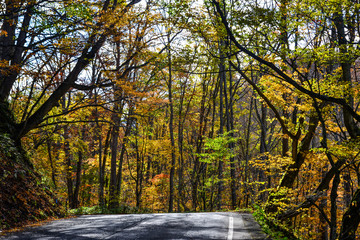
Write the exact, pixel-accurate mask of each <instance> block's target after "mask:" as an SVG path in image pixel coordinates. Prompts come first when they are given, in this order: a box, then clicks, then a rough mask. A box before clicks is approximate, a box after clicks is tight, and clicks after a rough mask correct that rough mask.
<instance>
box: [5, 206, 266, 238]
mask: <svg viewBox="0 0 360 240" xmlns="http://www.w3.org/2000/svg"><path fill="white" fill-rule="evenodd" d="M0 239H9V240H11V239H41V240H50V239H51V240H53V239H61V240H63V239H71V240H95V239H119V240H120V239H121V240H128V239H141V240H143V239H144V240H147V239H149V240H150V239H196V240H198V239H228V240H235V239H242V240H250V239H257V240H260V239H266V236H265V235H264V234H263V233H262V232H261V230H260V227H259V225H258V224H257V223H256V222H255V221H254V219H253V217H252V215H251V214H239V213H234V212H215V213H163V214H131V215H88V216H80V217H77V218H72V219H63V220H58V221H53V222H50V223H48V224H46V225H43V226H40V227H32V228H28V229H26V230H25V231H22V232H16V233H12V234H10V235H6V236H2V237H0Z"/></svg>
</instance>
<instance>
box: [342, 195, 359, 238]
mask: <svg viewBox="0 0 360 240" xmlns="http://www.w3.org/2000/svg"><path fill="white" fill-rule="evenodd" d="M359 206H360V189H357V190H356V192H355V194H354V196H353V197H352V199H351V204H350V206H349V208H348V209H347V210H346V212H345V214H344V215H343V219H342V225H341V230H340V234H339V240H355V238H356V230H357V228H358V226H359V223H360V207H359Z"/></svg>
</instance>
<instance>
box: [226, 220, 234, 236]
mask: <svg viewBox="0 0 360 240" xmlns="http://www.w3.org/2000/svg"><path fill="white" fill-rule="evenodd" d="M233 235H234V218H233V217H229V232H228V236H227V240H232V238H233Z"/></svg>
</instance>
